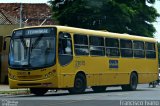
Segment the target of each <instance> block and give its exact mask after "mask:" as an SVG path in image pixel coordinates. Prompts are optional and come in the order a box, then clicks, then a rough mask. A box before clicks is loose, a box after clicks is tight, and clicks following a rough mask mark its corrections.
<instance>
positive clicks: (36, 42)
mask: <svg viewBox="0 0 160 106" xmlns="http://www.w3.org/2000/svg"><path fill="white" fill-rule="evenodd" d="M43 36H44V34H41V35H40V36H39V37H38V38H37V39H36V40H35V42H34V43H33V44H32V47H31V48H32V49H34V48H35V47H36V46H37V45H38V44H39V41H40V40H41V39H42V37H43ZM32 49H31V50H32Z"/></svg>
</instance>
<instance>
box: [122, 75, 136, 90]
mask: <svg viewBox="0 0 160 106" xmlns="http://www.w3.org/2000/svg"><path fill="white" fill-rule="evenodd" d="M137 84H138V77H137V74H136V73H132V74H131V76H130V83H129V84H128V85H122V86H121V87H122V90H123V91H134V90H136V89H137Z"/></svg>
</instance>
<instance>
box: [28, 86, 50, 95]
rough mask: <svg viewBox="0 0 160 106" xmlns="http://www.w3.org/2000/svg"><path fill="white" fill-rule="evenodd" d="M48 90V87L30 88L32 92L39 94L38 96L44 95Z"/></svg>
mask: <svg viewBox="0 0 160 106" xmlns="http://www.w3.org/2000/svg"><path fill="white" fill-rule="evenodd" d="M47 91H48V89H45V88H30V92H31V93H33V94H35V95H37V96H42V95H44V94H45V93H46V92H47Z"/></svg>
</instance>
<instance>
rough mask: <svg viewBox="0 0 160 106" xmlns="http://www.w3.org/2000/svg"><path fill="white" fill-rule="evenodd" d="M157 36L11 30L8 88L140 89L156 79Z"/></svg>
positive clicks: (39, 92)
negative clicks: (139, 87)
mask: <svg viewBox="0 0 160 106" xmlns="http://www.w3.org/2000/svg"><path fill="white" fill-rule="evenodd" d="M157 51H158V50H157V42H156V40H155V39H154V38H148V37H140V36H133V35H128V34H118V33H111V32H104V31H96V30H88V29H80V28H73V27H66V26H56V25H55V26H35V27H26V28H21V29H16V30H14V31H13V34H12V37H11V41H10V52H9V69H8V70H9V72H8V76H9V85H10V88H12V89H14V88H30V91H31V92H32V93H34V94H35V95H44V94H45V93H46V92H47V91H48V89H56V90H57V89H64V90H68V91H69V92H70V93H83V92H84V91H85V89H86V88H87V87H91V88H92V89H93V91H94V92H103V91H105V90H106V87H107V86H121V87H122V90H136V88H137V85H138V84H143V83H149V82H152V81H155V80H157V79H158V52H157Z"/></svg>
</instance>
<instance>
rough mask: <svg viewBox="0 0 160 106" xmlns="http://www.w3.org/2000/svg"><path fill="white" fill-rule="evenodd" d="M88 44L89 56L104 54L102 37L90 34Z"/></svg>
mask: <svg viewBox="0 0 160 106" xmlns="http://www.w3.org/2000/svg"><path fill="white" fill-rule="evenodd" d="M89 45H90V48H89V49H90V55H91V56H104V55H105V49H104V37H99V36H90V37H89Z"/></svg>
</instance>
